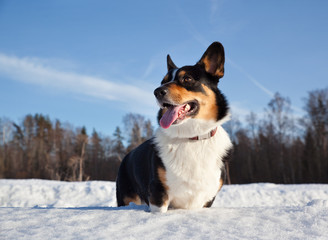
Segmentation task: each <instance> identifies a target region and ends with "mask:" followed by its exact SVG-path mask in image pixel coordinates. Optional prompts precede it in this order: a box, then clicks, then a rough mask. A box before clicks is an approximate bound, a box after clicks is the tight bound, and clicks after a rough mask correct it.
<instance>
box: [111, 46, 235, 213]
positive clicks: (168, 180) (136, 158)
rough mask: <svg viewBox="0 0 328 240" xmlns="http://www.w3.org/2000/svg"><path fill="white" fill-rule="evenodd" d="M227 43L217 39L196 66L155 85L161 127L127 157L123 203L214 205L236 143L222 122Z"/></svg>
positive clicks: (120, 189) (171, 72)
mask: <svg viewBox="0 0 328 240" xmlns="http://www.w3.org/2000/svg"><path fill="white" fill-rule="evenodd" d="M224 59H225V58H224V48H223V46H222V44H221V43H219V42H214V43H212V44H211V45H210V46H209V47H208V49H207V50H206V51H205V53H204V54H203V56H202V58H201V59H200V60H199V61H198V62H197V63H196V64H195V65H194V66H184V67H181V68H178V67H177V66H176V65H175V64H174V63H173V61H172V60H171V58H170V56H169V55H168V56H167V69H168V72H167V74H166V75H165V77H164V79H163V80H162V82H161V86H160V87H159V88H157V89H155V91H154V94H155V97H156V99H157V102H158V104H159V106H160V110H159V113H158V121H159V124H160V126H161V127H160V128H159V129H158V130H157V131H156V133H155V136H154V138H152V139H150V140H148V141H146V142H144V143H143V144H141V145H140V146H139V147H137V148H136V149H134V150H132V151H131V152H130V153H129V154H128V155H127V156H126V157H125V158H124V159H123V161H122V163H121V166H120V168H119V172H118V177H117V181H116V187H117V190H116V197H117V204H118V206H124V205H129V203H130V202H134V203H135V204H143V203H146V204H147V205H149V207H150V210H151V212H166V211H167V210H168V208H183V209H197V208H202V207H210V206H211V205H212V203H213V201H214V199H215V196H216V195H217V193H218V191H219V190H220V189H221V187H222V185H223V183H224V179H225V166H224V163H223V161H224V160H225V158H226V157H228V155H229V151H230V149H231V148H232V144H231V141H230V139H229V136H228V134H227V133H226V131H225V130H224V129H223V128H222V126H221V125H222V124H223V123H224V122H226V121H227V120H228V119H229V111H228V104H227V100H226V98H225V97H224V95H223V94H222V93H221V92H220V90H219V89H218V88H217V85H218V83H219V79H220V78H222V77H223V75H224Z"/></svg>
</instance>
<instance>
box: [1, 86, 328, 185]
mask: <svg viewBox="0 0 328 240" xmlns="http://www.w3.org/2000/svg"><path fill="white" fill-rule="evenodd" d="M304 111H305V115H304V116H301V117H295V115H294V114H293V110H292V105H291V102H290V100H289V99H288V98H287V97H283V96H281V95H280V94H279V93H276V94H275V95H274V97H273V98H272V99H271V101H270V102H269V103H268V105H267V107H266V108H265V110H264V113H263V114H261V116H258V115H256V114H255V113H252V112H251V113H250V114H249V115H247V116H246V119H245V120H243V121H242V122H241V121H240V120H238V118H237V117H236V116H234V115H233V118H232V120H231V121H229V122H228V123H226V124H225V125H224V128H225V129H226V130H227V131H228V133H229V134H230V137H231V139H232V141H233V144H234V151H233V154H232V156H231V159H230V161H229V163H228V164H227V167H228V170H229V179H228V182H229V183H232V184H242V183H254V182H272V183H285V184H292V183H293V184H294V183H328V88H325V89H319V90H314V91H311V92H309V93H308V96H307V97H306V98H305V99H304ZM153 131H154V127H153V126H152V124H151V121H150V120H148V119H145V117H144V116H141V115H138V114H127V115H126V116H125V117H124V118H123V128H120V127H116V130H115V132H114V133H113V135H112V136H103V135H102V134H101V133H99V132H97V131H96V130H95V129H94V130H93V131H92V133H91V134H88V133H87V131H86V129H85V127H77V128H76V127H74V126H72V125H70V124H67V123H61V122H60V121H59V120H51V119H50V118H49V117H48V116H44V115H42V114H36V115H34V116H33V115H27V116H25V117H24V118H23V120H22V121H21V122H13V121H11V120H9V119H6V118H0V137H1V138H0V178H19V179H22V178H40V179H52V180H64V181H84V180H111V181H115V179H116V174H117V171H118V167H119V165H120V162H121V161H122V159H123V157H124V156H125V154H126V153H127V152H129V151H130V150H132V149H133V148H135V147H136V146H138V145H139V144H140V143H142V142H143V141H145V140H147V139H149V138H151V137H152V136H153Z"/></svg>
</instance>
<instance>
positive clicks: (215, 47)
mask: <svg viewBox="0 0 328 240" xmlns="http://www.w3.org/2000/svg"><path fill="white" fill-rule="evenodd" d="M197 64H199V65H201V66H203V67H204V68H205V70H206V72H208V73H210V74H211V75H213V76H215V77H217V78H222V77H223V75H224V48H223V46H222V44H221V43H219V42H214V43H212V44H211V45H210V46H209V47H208V48H207V50H206V51H205V53H204V54H203V56H202V58H201V59H200V60H199V61H198V63H197Z"/></svg>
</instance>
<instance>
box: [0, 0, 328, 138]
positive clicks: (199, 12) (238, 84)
mask: <svg viewBox="0 0 328 240" xmlns="http://www.w3.org/2000/svg"><path fill="white" fill-rule="evenodd" d="M327 11H328V1H324V0H322V1H320V0H316V1H310V0H308V1H301V0H300V1H291V0H278V1H259V0H258V1H252V0H250V1H243V0H240V1H237V0H234V1H228V0H226V1H216V0H210V1H174V0H169V1H124V0H123V1H101V0H98V1H91V0H90V1H83V0H82V1H81V0H79V1H78V0H71V1H66V0H58V1H43V0H40V1H36V0H35V1H24V0H21V1H16V0H12V1H9V0H8V1H4V0H2V1H1V0H0V117H7V118H9V119H11V120H14V121H17V122H19V121H21V120H22V118H23V117H24V116H25V115H27V114H35V113H42V114H45V115H49V117H50V118H51V119H59V120H61V121H62V122H69V123H71V124H73V125H74V126H75V127H79V126H83V125H84V126H86V127H87V131H88V133H91V132H92V129H93V128H95V129H96V130H97V131H99V132H101V133H103V134H105V135H111V134H112V133H113V131H114V129H115V127H116V126H122V117H123V116H124V115H125V114H127V113H130V112H132V113H139V114H142V115H144V116H146V117H147V118H150V119H151V120H152V121H154V123H155V119H156V114H157V106H156V102H155V98H154V97H153V90H154V89H155V88H156V87H157V86H159V83H160V81H161V80H162V78H163V76H164V75H165V73H166V55H167V54H170V55H171V57H172V59H173V61H174V62H175V64H176V65H177V66H183V65H192V64H195V63H196V62H197V61H198V60H199V58H200V57H201V55H202V54H203V52H204V51H205V50H206V48H207V47H208V46H209V45H210V44H211V43H212V42H213V41H220V42H221V43H222V44H223V45H224V47H225V51H226V67H225V76H224V78H222V79H221V81H220V83H219V88H220V89H221V90H222V91H223V93H225V95H226V97H227V98H228V100H229V103H230V105H231V109H232V112H233V114H235V115H238V116H239V118H241V120H242V118H243V116H245V115H246V114H247V113H248V112H249V111H254V112H257V113H261V112H263V109H264V108H265V107H266V105H267V103H268V102H269V101H270V99H271V97H272V95H273V94H274V93H275V92H279V93H281V94H282V95H283V96H287V97H289V98H290V100H291V102H292V105H293V109H294V114H295V115H299V116H301V115H303V112H302V107H303V105H304V101H303V99H304V98H305V97H306V96H307V93H308V91H311V90H315V89H319V88H325V87H327V86H328V81H327V80H328V79H327V71H328V44H327V43H328V15H327Z"/></svg>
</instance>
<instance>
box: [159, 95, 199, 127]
mask: <svg viewBox="0 0 328 240" xmlns="http://www.w3.org/2000/svg"><path fill="white" fill-rule="evenodd" d="M160 107H161V108H162V109H166V111H165V113H164V114H163V116H162V118H161V120H160V125H161V127H162V128H165V129H166V128H169V127H170V126H171V125H172V124H177V123H180V122H181V121H183V120H185V119H186V118H188V117H192V116H194V115H195V114H196V113H197V111H198V109H199V103H198V101H197V100H193V101H189V102H186V103H184V104H181V105H173V104H171V103H166V102H164V103H162V104H160Z"/></svg>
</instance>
